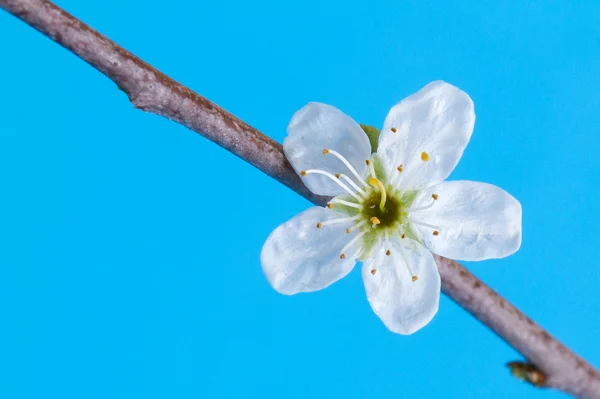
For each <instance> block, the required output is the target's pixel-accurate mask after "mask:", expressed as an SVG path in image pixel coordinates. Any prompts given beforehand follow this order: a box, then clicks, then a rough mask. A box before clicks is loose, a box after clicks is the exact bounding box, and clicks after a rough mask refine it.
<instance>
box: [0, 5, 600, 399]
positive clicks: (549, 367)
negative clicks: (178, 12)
mask: <svg viewBox="0 0 600 399" xmlns="http://www.w3.org/2000/svg"><path fill="white" fill-rule="evenodd" d="M0 8H3V9H4V10H6V11H7V12H9V13H11V14H13V15H14V16H16V17H17V18H19V19H21V20H22V21H24V22H25V23H27V24H29V25H31V26H32V27H34V28H35V29H37V30H38V31H40V32H41V33H43V34H44V35H46V36H48V37H49V38H51V39H52V40H54V41H55V42H57V43H59V44H60V45H62V46H64V47H65V48H67V49H69V50H70V51H72V52H73V53H75V54H76V55H78V56H79V57H80V58H81V59H83V60H85V61H86V62H87V63H89V64H90V65H91V66H93V67H94V68H96V69H98V70H99V71H100V72H102V73H103V74H105V75H106V76H107V77H109V78H110V79H111V80H112V81H114V82H115V83H116V84H117V85H118V86H119V88H120V89H121V90H123V91H124V92H125V93H126V94H127V95H128V96H129V99H130V101H131V102H132V103H133V105H134V106H135V107H137V108H139V109H142V110H144V111H146V112H151V113H154V114H157V115H161V116H163V117H165V118H168V119H171V120H173V121H175V122H178V123H180V124H182V125H184V126H186V127H188V128H190V129H191V130H193V131H195V132H197V133H199V134H200V135H202V136H204V137H206V138H207V139H209V140H211V141H213V142H215V143H217V144H218V145H220V146H221V147H223V148H225V149H227V150H228V151H230V152H232V153H234V154H235V155H237V156H238V157H240V158H242V159H244V160H245V161H247V162H248V163H250V164H252V165H254V166H255V167H257V168H258V169H260V170H261V171H263V172H265V173H266V174H268V175H269V176H271V177H273V178H274V179H276V180H277V181H279V182H281V183H283V184H285V185H286V186H288V187H289V188H291V189H292V190H294V191H296V192H297V193H298V194H300V195H302V196H304V197H305V198H307V199H308V200H310V201H312V202H313V203H315V204H317V205H324V204H325V203H326V201H327V200H328V198H325V197H319V196H316V195H314V194H312V193H311V192H310V191H309V190H308V189H307V188H306V187H305V186H304V184H303V183H302V181H301V180H300V179H299V178H298V176H297V175H296V173H295V172H294V171H293V169H292V168H291V166H290V164H289V163H288V162H287V160H286V158H285V156H284V154H283V151H282V147H281V145H280V144H279V143H277V142H275V141H274V140H272V139H270V138H269V137H267V136H265V135H264V134H262V133H261V132H259V131H258V130H256V129H255V128H253V127H252V126H250V125H248V124H247V123H245V122H244V121H242V120H240V119H239V118H237V117H235V116H234V115H232V114H230V113H229V112H227V111H225V110H224V109H222V108H221V107H219V106H218V105H216V104H214V103H212V102H210V101H209V100H207V99H206V98H204V97H202V96H200V95H199V94H197V93H195V92H193V91H192V90H190V89H188V88H187V87H185V86H183V85H181V84H179V83H177V82H176V81H174V80H173V79H171V78H170V77H168V76H166V75H165V74H163V73H162V72H160V71H158V70H157V69H155V68H154V67H152V66H151V65H149V64H147V63H146V62H144V61H142V60H140V59H139V58H137V57H136V56H134V55H133V54H131V53H129V52H128V51H127V50H125V49H123V48H122V47H120V46H118V45H117V44H116V43H114V42H112V41H111V40H109V39H108V38H106V37H105V36H103V35H101V34H100V33H98V32H96V31H95V30H93V29H92V28H90V27H89V26H88V25H86V24H84V23H83V22H81V21H79V20H78V19H76V18H75V17H73V16H71V15H70V14H68V13H67V12H65V11H63V10H62V9H60V8H59V7H57V6H56V5H54V4H52V3H51V2H49V1H46V0H0ZM436 261H437V263H438V267H439V270H440V274H441V278H442V290H443V292H444V293H445V294H446V295H448V296H449V297H450V298H452V299H453V300H454V301H455V302H456V303H457V304H459V305H460V306H462V307H463V308H464V309H465V310H467V311H468V312H470V313H471V314H472V315H473V316H475V317H476V318H477V319H478V320H479V321H481V322H482V323H483V324H484V325H486V326H487V327H489V328H490V329H491V330H493V331H494V332H495V333H496V334H498V336H500V337H501V338H502V339H504V340H505V341H506V342H507V343H508V344H510V345H512V346H513V347H514V348H515V349H516V350H518V351H519V352H521V353H522V354H523V356H525V358H526V359H527V360H528V362H529V363H531V364H532V365H533V366H535V367H536V368H537V370H539V371H540V372H541V373H543V377H544V378H543V380H544V386H546V387H550V388H555V389H558V390H562V391H564V392H566V393H569V394H571V395H573V396H575V397H579V398H582V399H600V374H599V373H598V371H596V370H595V369H594V368H593V367H592V366H591V365H589V364H588V363H586V362H585V361H584V360H583V359H581V358H580V357H578V356H577V355H575V354H574V353H573V352H571V351H570V350H569V349H567V348H566V347H565V346H564V345H563V344H561V343H560V342H558V341H557V340H556V339H554V338H553V337H552V336H550V334H548V333H547V332H546V331H545V330H543V329H542V328H541V327H540V326H538V325H537V324H536V323H534V322H533V321H532V320H531V319H529V318H528V317H527V316H525V315H524V314H523V313H521V312H520V311H519V310H518V309H517V308H515V307H514V306H513V305H511V304H510V303H509V302H508V301H506V300H505V299H504V298H502V297H501V296H500V295H498V294H497V293H496V292H494V291H493V290H492V289H491V288H489V287H488V286H487V285H485V284H484V283H483V282H481V281H480V280H479V279H477V277H475V276H474V275H473V274H471V273H470V272H469V271H467V270H466V269H465V268H464V267H463V266H461V265H460V264H459V263H458V262H456V261H453V260H450V259H446V258H442V257H439V256H436ZM533 366H532V367H533Z"/></svg>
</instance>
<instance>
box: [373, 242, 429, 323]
mask: <svg viewBox="0 0 600 399" xmlns="http://www.w3.org/2000/svg"><path fill="white" fill-rule="evenodd" d="M405 242H406V243H408V244H412V245H405V244H403V243H405ZM389 247H390V248H386V247H385V246H383V245H382V246H381V247H379V248H378V249H377V250H376V251H375V252H374V253H373V255H372V256H371V257H370V258H369V259H367V260H366V261H365V262H364V263H363V268H362V275H363V281H364V283H365V289H366V291H367V298H368V299H369V303H370V304H371V307H372V308H373V311H374V312H375V313H376V314H377V316H379V318H380V319H381V321H383V323H384V324H385V325H386V327H387V328H389V329H390V330H391V331H393V332H395V333H398V334H404V335H408V334H412V333H414V332H415V331H417V330H419V329H421V328H422V327H424V326H425V325H426V324H427V323H429V322H430V321H431V319H432V318H433V316H434V315H435V314H436V313H437V310H438V306H439V301H440V274H439V272H438V268H437V265H436V263H435V260H434V259H433V256H432V255H431V252H429V250H427V248H425V247H423V246H422V245H419V244H417V243H416V242H414V241H409V240H404V241H402V242H400V241H399V240H392V241H390V245H389ZM387 249H390V252H391V253H390V255H389V256H388V255H386V251H387ZM409 268H410V269H409ZM373 270H375V272H373ZM409 270H410V271H409ZM411 271H412V274H411ZM413 275H414V276H417V277H418V279H417V280H416V281H414V282H413V279H412V276H413Z"/></svg>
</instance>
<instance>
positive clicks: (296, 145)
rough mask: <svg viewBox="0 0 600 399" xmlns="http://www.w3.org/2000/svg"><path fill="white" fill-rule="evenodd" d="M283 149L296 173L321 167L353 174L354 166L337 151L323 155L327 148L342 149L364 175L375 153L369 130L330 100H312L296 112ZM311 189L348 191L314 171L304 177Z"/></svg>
mask: <svg viewBox="0 0 600 399" xmlns="http://www.w3.org/2000/svg"><path fill="white" fill-rule="evenodd" d="M287 132H288V136H287V137H286V138H285V140H284V141H283V151H284V152H285V156H286V157H287V159H288V160H289V161H290V163H291V164H292V167H293V168H294V170H295V171H296V173H298V174H300V171H302V170H308V169H321V170H324V171H326V172H329V173H331V174H334V175H335V174H336V173H343V174H346V175H348V177H353V175H352V174H351V172H350V170H349V169H348V168H347V167H346V166H345V165H344V163H343V162H342V161H340V160H339V159H338V158H336V157H335V156H334V155H331V154H328V155H323V150H324V149H329V150H334V151H337V152H338V153H340V154H341V155H342V156H343V157H344V158H346V160H348V162H349V163H350V164H351V165H352V166H353V167H354V169H355V170H356V171H357V172H358V173H359V175H360V176H361V177H364V176H365V173H366V170H367V166H366V164H365V161H366V160H367V159H369V158H370V157H371V144H370V143H369V138H368V137H367V135H366V133H365V132H364V131H363V130H362V129H361V127H360V126H359V125H358V124H357V123H356V122H355V121H354V120H353V119H352V118H350V117H349V116H348V115H346V114H344V113H343V112H342V111H340V110H339V109H337V108H335V107H332V106H330V105H327V104H321V103H308V104H307V105H306V106H304V107H303V108H302V109H300V110H299V111H298V112H296V113H295V114H294V116H293V118H292V120H291V122H290V124H289V126H288V129H287ZM302 180H303V181H304V184H306V186H307V187H308V189H309V190H310V191H312V192H313V193H315V194H318V195H329V196H337V195H340V194H345V193H346V192H345V191H344V190H343V189H342V188H340V186H339V185H337V184H336V183H335V182H334V181H332V180H331V179H329V178H327V177H325V176H322V175H315V174H310V175H307V176H305V177H302Z"/></svg>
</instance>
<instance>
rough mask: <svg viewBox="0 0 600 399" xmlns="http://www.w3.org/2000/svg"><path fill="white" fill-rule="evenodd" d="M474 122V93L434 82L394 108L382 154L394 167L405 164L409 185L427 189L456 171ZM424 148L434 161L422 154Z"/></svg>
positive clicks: (381, 139)
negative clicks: (471, 96)
mask: <svg viewBox="0 0 600 399" xmlns="http://www.w3.org/2000/svg"><path fill="white" fill-rule="evenodd" d="M474 124H475V111H474V106H473V101H471V98H470V97H469V96H468V95H467V94H466V93H465V92H463V91H462V90H460V89H458V88H456V87H454V86H452V85H450V84H448V83H445V82H442V81H436V82H432V83H430V84H428V85H427V86H425V87H424V88H422V89H421V90H420V91H418V92H417V93H415V94H413V95H411V96H409V97H407V98H405V99H404V100H402V101H400V102H399V103H398V104H396V105H395V106H394V107H393V108H392V109H391V110H390V113H389V114H388V116H387V118H386V119H385V122H384V124H383V129H382V131H381V135H380V136H379V148H378V150H377V153H378V154H379V155H380V156H381V157H382V159H383V160H384V163H385V165H386V169H387V170H388V171H392V170H394V169H395V168H397V167H398V166H399V165H400V164H402V165H403V169H404V172H403V178H404V180H405V182H408V181H409V180H410V184H409V186H408V187H404V188H410V189H416V188H423V187H426V186H429V185H431V184H435V183H439V182H441V181H443V180H445V179H446V178H447V177H448V176H449V175H450V173H451V172H452V171H453V170H454V168H455V166H456V164H457V163H458V161H459V160H460V157H461V156H462V154H463V151H464V149H465V147H466V146H467V144H468V142H469V139H470V138H471V133H472V132H473V126H474ZM394 130H395V132H394ZM423 152H425V153H426V154H427V155H428V158H429V161H428V162H424V161H423V159H422V158H421V154H422V153H423Z"/></svg>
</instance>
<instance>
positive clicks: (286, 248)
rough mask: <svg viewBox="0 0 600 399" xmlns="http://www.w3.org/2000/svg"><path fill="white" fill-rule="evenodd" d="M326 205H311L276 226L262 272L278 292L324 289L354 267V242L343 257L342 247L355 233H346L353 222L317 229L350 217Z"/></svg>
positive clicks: (264, 252) (262, 258) (262, 257)
mask: <svg viewBox="0 0 600 399" xmlns="http://www.w3.org/2000/svg"><path fill="white" fill-rule="evenodd" d="M347 217H348V215H345V214H342V213H338V212H334V211H332V210H329V209H327V208H321V207H312V208H309V209H308V210H306V211H304V212H302V213H301V214H299V215H297V216H295V217H294V218H292V219H291V220H289V221H287V222H286V223H284V224H282V225H281V226H279V227H277V228H276V229H275V230H274V231H273V232H272V233H271V235H270V236H269V238H267V241H266V242H265V245H264V246H263V249H262V252H261V254H260V262H261V264H262V269H263V272H264V273H265V276H266V277H267V280H269V283H270V284H271V285H272V286H273V288H275V290H277V291H278V292H280V293H282V294H286V295H292V294H297V293H299V292H310V291H317V290H320V289H323V288H325V287H327V286H329V285H330V284H332V283H334V282H336V281H337V280H339V279H341V278H342V277H344V276H345V275H346V274H348V273H349V272H350V270H352V268H353V267H354V264H355V263H356V259H355V258H353V257H352V255H353V254H354V253H355V251H356V248H357V247H356V245H353V246H352V247H351V248H349V249H348V250H347V253H345V259H340V253H341V250H342V248H343V247H344V246H345V245H346V244H347V243H348V242H349V241H350V240H352V238H353V237H355V235H356V231H354V232H352V233H351V234H346V231H345V230H346V228H348V227H350V226H352V225H353V224H355V223H354V222H346V223H337V224H333V225H328V226H323V227H321V228H317V223H319V222H325V221H328V220H333V219H338V218H347Z"/></svg>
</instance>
